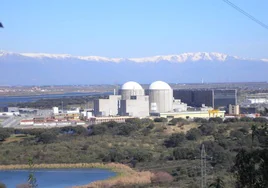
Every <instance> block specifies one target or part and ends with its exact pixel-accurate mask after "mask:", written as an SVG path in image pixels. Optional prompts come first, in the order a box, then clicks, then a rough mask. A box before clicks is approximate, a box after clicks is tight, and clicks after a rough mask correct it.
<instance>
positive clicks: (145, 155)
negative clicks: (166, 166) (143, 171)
mask: <svg viewBox="0 0 268 188" xmlns="http://www.w3.org/2000/svg"><path fill="white" fill-rule="evenodd" d="M152 156H153V155H152V153H150V152H149V151H146V150H138V151H136V152H135V153H134V155H133V158H134V160H137V161H138V162H144V161H150V160H151V159H152Z"/></svg>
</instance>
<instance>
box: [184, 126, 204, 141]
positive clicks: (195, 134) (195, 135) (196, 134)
mask: <svg viewBox="0 0 268 188" xmlns="http://www.w3.org/2000/svg"><path fill="white" fill-rule="evenodd" d="M201 134H202V133H201V131H200V129H197V128H193V129H190V130H189V131H188V132H187V134H186V138H187V140H198V139H199V138H200V137H201Z"/></svg>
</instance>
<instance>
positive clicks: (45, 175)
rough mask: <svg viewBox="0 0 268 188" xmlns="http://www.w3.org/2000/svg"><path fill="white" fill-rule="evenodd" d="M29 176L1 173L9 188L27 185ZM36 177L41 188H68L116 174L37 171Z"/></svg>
mask: <svg viewBox="0 0 268 188" xmlns="http://www.w3.org/2000/svg"><path fill="white" fill-rule="evenodd" d="M28 175H29V170H6V171H0V182H2V183H4V184H5V185H6V186H7V188H16V185H18V184H22V183H27V179H28ZM34 175H35V177H36V180H37V184H38V187H39V188H66V187H72V186H75V185H86V184H88V183H91V182H93V181H97V180H104V179H108V178H111V177H113V176H116V173H115V172H112V171H109V170H104V169H36V170H35V171H34Z"/></svg>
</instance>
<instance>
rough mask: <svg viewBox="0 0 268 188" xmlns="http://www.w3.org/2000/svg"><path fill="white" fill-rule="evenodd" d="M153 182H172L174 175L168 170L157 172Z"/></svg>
mask: <svg viewBox="0 0 268 188" xmlns="http://www.w3.org/2000/svg"><path fill="white" fill-rule="evenodd" d="M151 181H152V183H165V184H166V183H170V182H172V181H173V177H172V176H171V175H170V174H169V173H167V172H163V171H160V172H155V173H154V175H153V177H152V179H151Z"/></svg>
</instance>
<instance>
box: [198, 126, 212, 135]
mask: <svg viewBox="0 0 268 188" xmlns="http://www.w3.org/2000/svg"><path fill="white" fill-rule="evenodd" d="M198 129H200V130H201V132H202V135H204V136H209V135H213V134H214V133H215V132H216V129H215V125H214V124H203V125H201V126H199V127H198Z"/></svg>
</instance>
